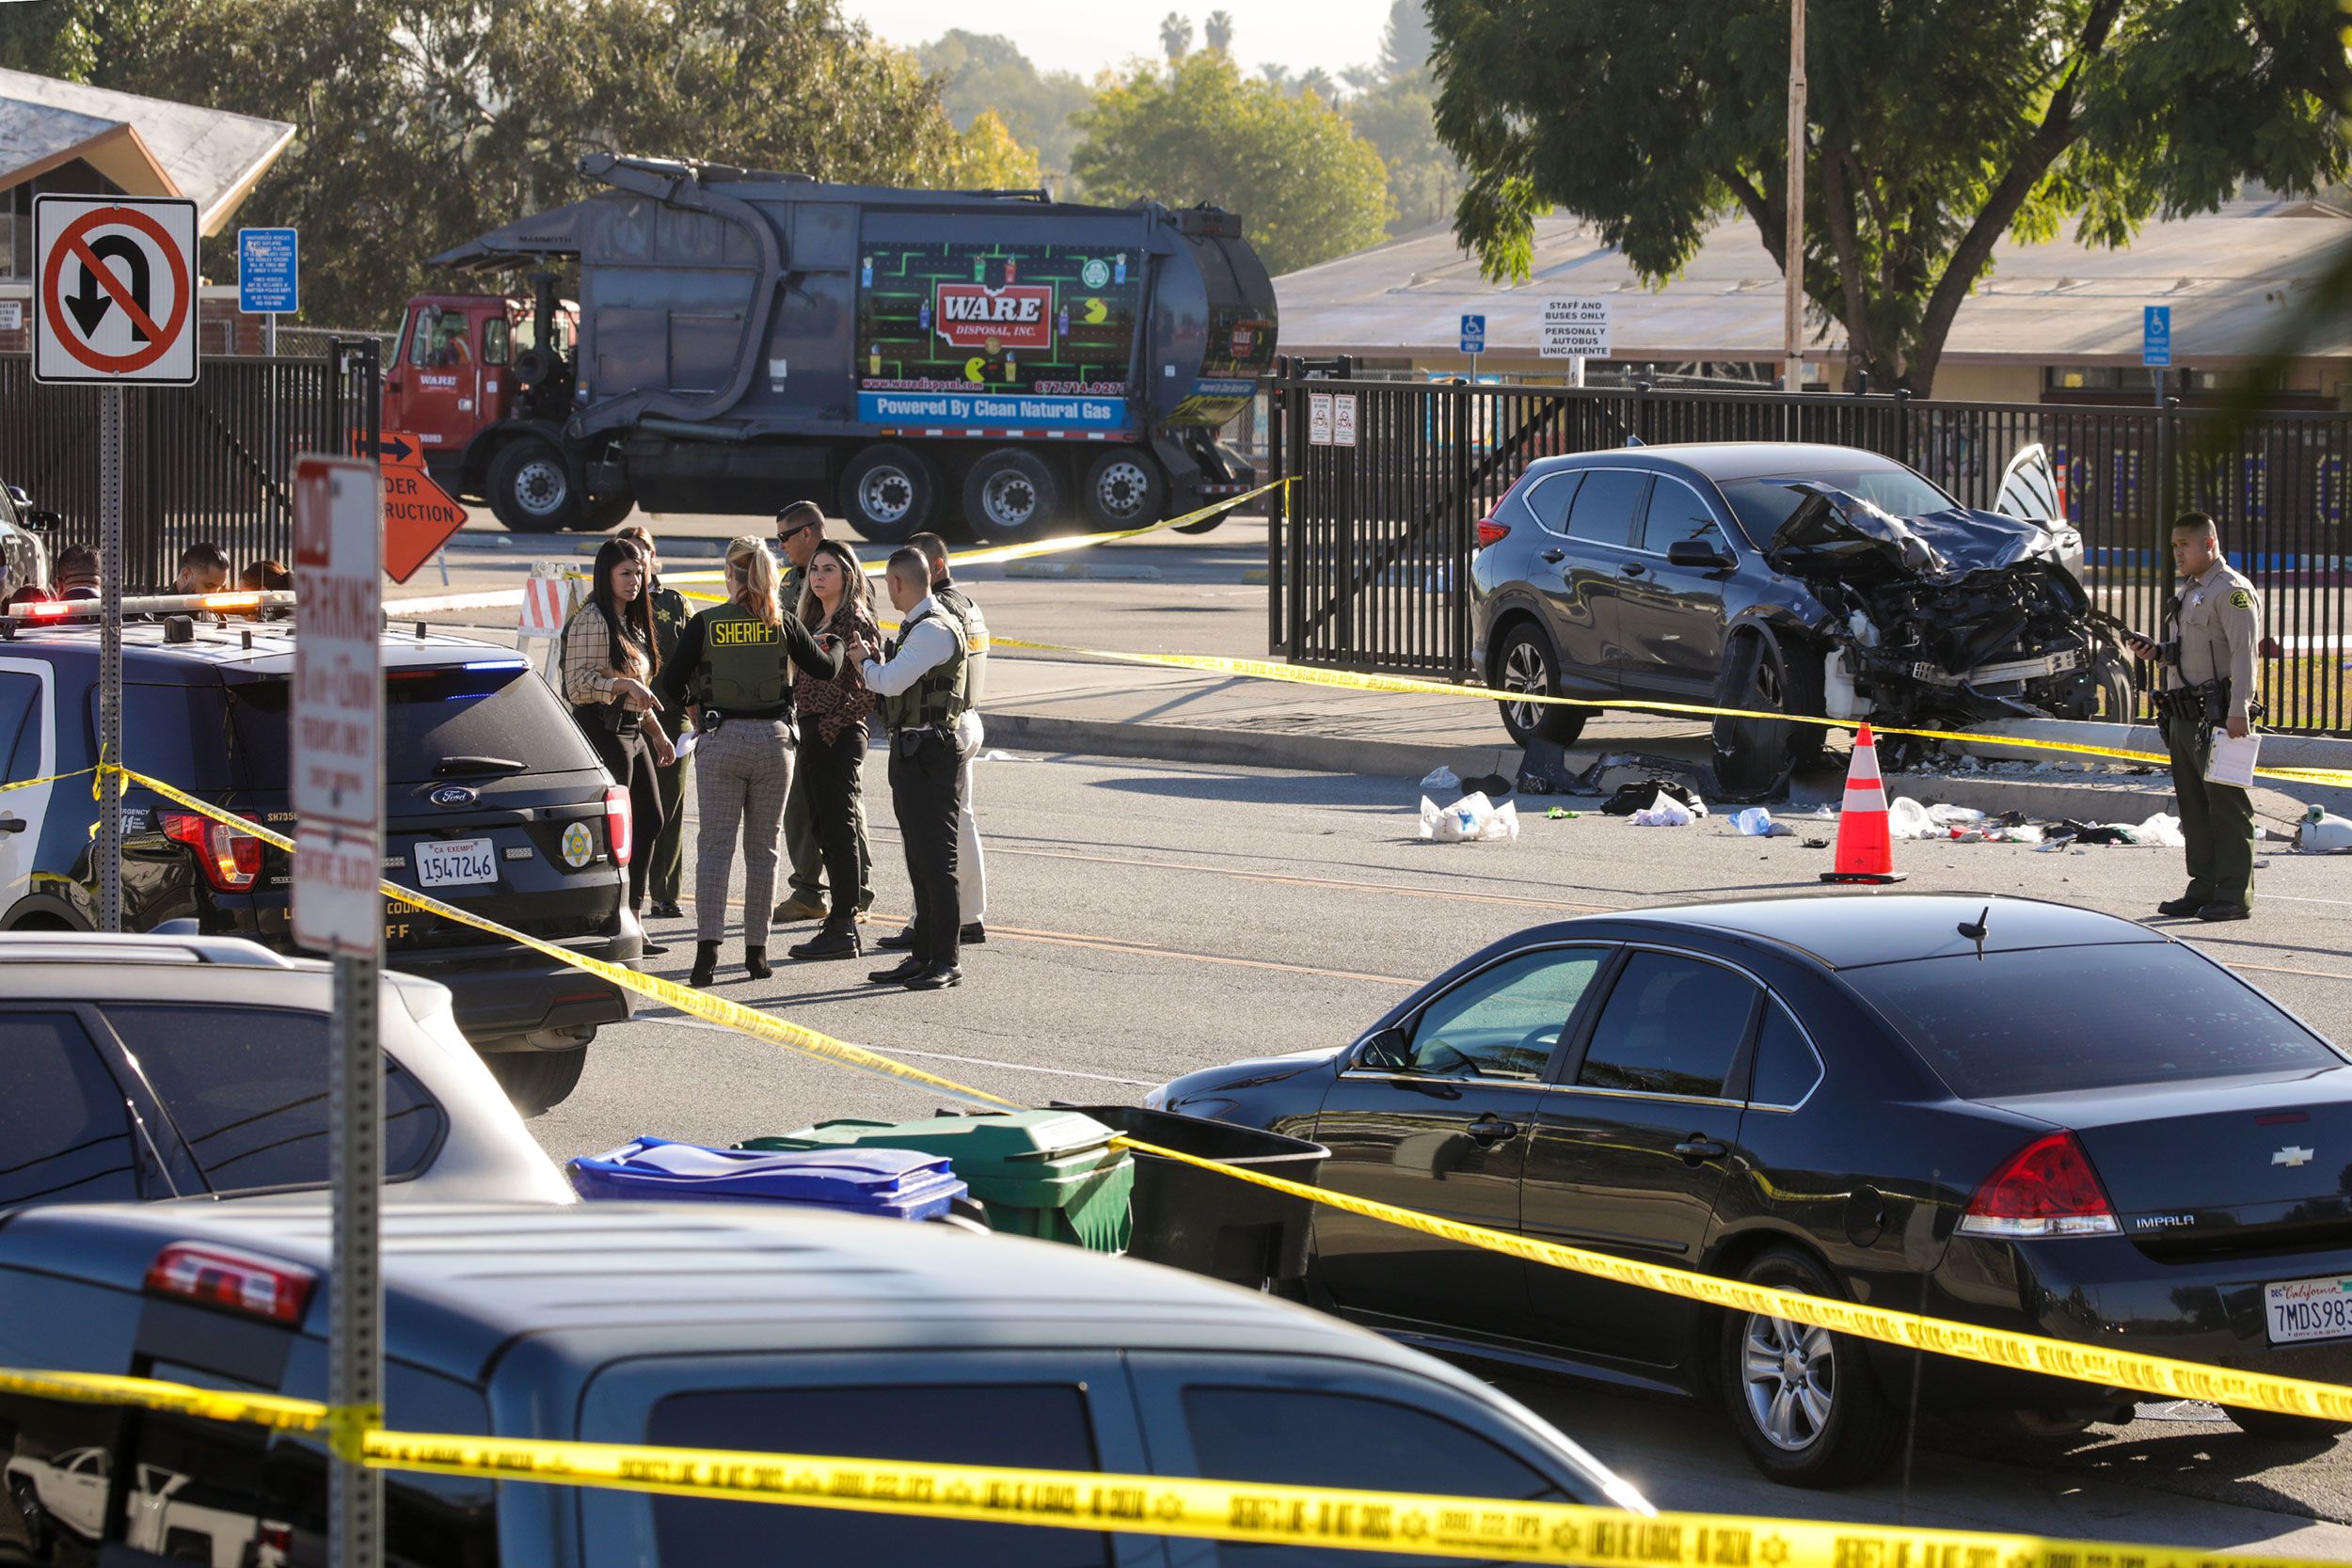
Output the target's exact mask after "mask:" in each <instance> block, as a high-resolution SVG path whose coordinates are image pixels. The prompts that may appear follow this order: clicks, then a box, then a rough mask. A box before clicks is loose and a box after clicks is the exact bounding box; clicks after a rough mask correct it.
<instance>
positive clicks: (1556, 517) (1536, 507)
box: [1527, 468, 1584, 536]
mask: <svg viewBox="0 0 2352 1568" xmlns="http://www.w3.org/2000/svg"><path fill="white" fill-rule="evenodd" d="M1583 480H1584V475H1583V472H1582V471H1581V469H1574V468H1572V469H1570V470H1569V471H1568V472H1566V473H1565V474H1547V475H1545V476H1544V477H1543V478H1541V479H1538V480H1537V481H1536V482H1535V483H1533V484H1531V485H1529V486H1528V488H1527V510H1528V511H1530V512H1532V513H1534V515H1535V521H1536V522H1537V524H1539V525H1540V526H1541V527H1542V529H1543V531H1545V532H1546V533H1557V534H1560V535H1563V536H1565V535H1566V533H1567V531H1568V505H1569V503H1570V502H1571V501H1573V500H1575V499H1576V487H1577V486H1578V485H1579V484H1581V483H1583Z"/></svg>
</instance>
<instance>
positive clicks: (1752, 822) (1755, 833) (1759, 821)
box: [1731, 806, 1772, 838]
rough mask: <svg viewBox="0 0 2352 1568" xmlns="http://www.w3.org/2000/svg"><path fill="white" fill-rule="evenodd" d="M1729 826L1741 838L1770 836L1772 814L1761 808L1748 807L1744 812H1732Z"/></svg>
mask: <svg viewBox="0 0 2352 1568" xmlns="http://www.w3.org/2000/svg"><path fill="white" fill-rule="evenodd" d="M1731 825H1732V827H1733V828H1734V829H1735V830H1736V831H1737V832H1739V834H1740V837H1742V838H1770V837H1772V813H1771V812H1769V811H1766V810H1765V809H1764V808H1763V807H1762V806H1750V807H1749V808H1748V809H1747V810H1745V811H1735V812H1733V813H1732V814H1731Z"/></svg>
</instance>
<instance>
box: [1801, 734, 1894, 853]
mask: <svg viewBox="0 0 2352 1568" xmlns="http://www.w3.org/2000/svg"><path fill="white" fill-rule="evenodd" d="M1902 879H1903V874H1902V873H1901V872H1899V871H1898V870H1896V869H1895V846H1894V844H1893V843H1892V842H1891V840H1890V839H1889V837H1888V835H1887V832H1886V785H1885V784H1883V783H1882V782H1881V781H1880V779H1879V748H1878V742H1877V741H1875V740H1872V739H1871V738H1870V726H1869V725H1867V724H1865V725H1863V726H1862V730H1861V733H1860V734H1858V735H1856V736H1854V742H1853V765H1852V767H1851V768H1848V769H1847V770H1846V805H1845V809H1844V810H1842V811H1840V812H1839V813H1838V814H1837V869H1836V870H1835V871H1824V872H1822V873H1821V880H1823V881H1825V882H1899V881H1901V880H1902Z"/></svg>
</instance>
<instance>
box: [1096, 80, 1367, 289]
mask: <svg viewBox="0 0 2352 1568" xmlns="http://www.w3.org/2000/svg"><path fill="white" fill-rule="evenodd" d="M1079 125H1080V128H1081V129H1082V130H1083V131H1084V132H1085V134H1086V139H1085V140H1084V141H1082V142H1081V143H1079V145H1078V150H1077V154H1076V157H1075V160H1074V163H1073V167H1074V168H1075V170H1076V172H1077V175H1078V178H1079V179H1080V180H1082V181H1083V182H1085V184H1086V189H1087V194H1088V195H1089V198H1093V199H1095V200H1098V201H1105V202H1124V201H1132V200H1136V199H1138V198H1149V199H1151V200H1154V201H1161V202H1165V203H1167V204H1168V205H1169V206H1171V207H1189V206H1192V205H1193V204H1195V203H1197V202H1202V201H1207V202H1213V203H1215V204H1216V205H1217V206H1219V207H1223V208H1226V209H1228V210H1230V211H1232V212H1234V213H1238V214H1241V217H1242V220H1243V223H1244V225H1245V231H1246V232H1247V233H1248V236H1249V241H1250V244H1251V245H1254V246H1255V247H1256V249H1257V252H1258V255H1259V257H1260V258H1261V259H1262V260H1263V261H1264V262H1265V265H1266V270H1267V271H1269V272H1273V273H1284V272H1292V271H1295V270H1296V269H1297V268H1300V267H1307V266H1312V265H1314V264H1315V263H1316V262H1317V261H1328V260H1329V259H1330V258H1332V257H1334V256H1343V255H1345V254H1347V253H1348V252H1349V251H1352V250H1359V249H1361V248H1363V247H1364V246H1366V245H1374V244H1376V243H1377V242H1378V241H1379V240H1380V239H1381V237H1382V234H1383V232H1384V230H1385V229H1386V226H1387V224H1388V220H1389V211H1390V209H1389V197H1388V186H1387V178H1386V174H1385V171H1384V170H1383V169H1382V167H1381V164H1380V155H1379V154H1378V153H1377V152H1375V151H1374V150H1373V149H1372V145H1371V144H1370V143H1369V142H1367V141H1365V140H1364V139H1363V138H1362V137H1360V136H1359V135H1356V133H1355V132H1354V131H1353V130H1351V129H1350V128H1349V126H1348V123H1347V121H1346V120H1345V119H1343V118H1341V117H1340V116H1339V115H1338V114H1336V113H1334V112H1333V111H1332V110H1331V109H1330V108H1328V107H1327V106H1326V105H1325V104H1324V103H1322V102H1321V101H1320V100H1318V99H1315V98H1312V97H1305V98H1296V97H1290V96H1286V95H1285V94H1284V93H1282V92H1281V91H1280V90H1279V88H1277V87H1274V86H1273V85H1272V84H1271V83H1268V82H1264V81H1252V80H1248V79H1247V78H1245V77H1244V76H1243V75H1242V73H1241V71H1239V70H1238V69H1237V68H1236V67H1235V66H1234V64H1233V62H1232V59H1231V58H1230V57H1229V56H1227V55H1221V54H1218V53H1216V52H1215V51H1203V52H1202V53H1200V54H1197V55H1186V56H1185V57H1184V59H1183V60H1182V61H1180V62H1178V63H1177V64H1176V65H1175V66H1173V67H1171V68H1169V69H1168V70H1166V71H1161V70H1157V69H1154V68H1151V67H1138V68H1136V69H1135V70H1134V71H1132V73H1131V74H1130V75H1128V76H1127V77H1126V78H1125V79H1124V80H1115V81H1113V82H1111V83H1110V84H1108V85H1107V86H1106V87H1104V90H1103V91H1102V93H1101V95H1100V96H1099V97H1098V98H1097V99H1096V100H1095V103H1094V106H1093V107H1092V108H1090V109H1089V110H1088V111H1087V112H1086V113H1085V114H1083V115H1082V116H1080V117H1079Z"/></svg>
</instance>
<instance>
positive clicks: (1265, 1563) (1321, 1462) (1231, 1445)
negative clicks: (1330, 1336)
mask: <svg viewBox="0 0 2352 1568" xmlns="http://www.w3.org/2000/svg"><path fill="white" fill-rule="evenodd" d="M1184 1424H1185V1426H1186V1427H1187V1428H1189V1429H1190V1431H1191V1433H1192V1452H1193V1461H1194V1463H1195V1465H1197V1466H1198V1467H1199V1473H1200V1475H1202V1476H1208V1477H1214V1478H1216V1479H1217V1480H1220V1481H1263V1482H1267V1483H1270V1484H1273V1485H1279V1486H1326V1487H1347V1488H1351V1489H1359V1490H1365V1491H1375V1492H1427V1493H1436V1494H1440V1495H1445V1496H1452V1497H1508V1498H1513V1499H1515V1500H1518V1501H1526V1502H1573V1501H1576V1500H1577V1499H1576V1498H1574V1497H1570V1496H1569V1495H1568V1494H1567V1493H1566V1492H1565V1491H1563V1490H1562V1489H1561V1488H1560V1487H1558V1486H1556V1485H1554V1484H1553V1483H1552V1482H1551V1481H1549V1480H1548V1479H1546V1478H1545V1476H1544V1475H1543V1474H1542V1473H1541V1472H1540V1471H1538V1470H1536V1469H1535V1468H1534V1466H1533V1465H1529V1464H1528V1463H1527V1462H1526V1461H1525V1460H1523V1459H1521V1458H1520V1457H1519V1456H1518V1455H1517V1454H1515V1453H1513V1452H1512V1451H1511V1450H1510V1449H1507V1448H1505V1447H1503V1446H1502V1444H1501V1443H1498V1442H1496V1441H1495V1440H1494V1439H1493V1438H1491V1437H1488V1436H1486V1435H1484V1434H1483V1433H1476V1432H1472V1431H1470V1429H1469V1428H1468V1427H1464V1426H1461V1425H1459V1424H1457V1423H1455V1422H1454V1421H1451V1420H1448V1419H1447V1418H1444V1417H1442V1416H1438V1415H1436V1414H1433V1413H1432V1412H1430V1411H1426V1410H1421V1409H1417V1408H1415V1407H1414V1406H1412V1405H1409V1404H1406V1403H1403V1402H1399V1401H1395V1400H1384V1399H1375V1398H1371V1397H1368V1396H1364V1395H1359V1394H1333V1393H1323V1392H1319V1391H1310V1390H1305V1389H1295V1388H1219V1387H1206V1386H1202V1387H1192V1388H1187V1389H1185V1390H1184ZM1216 1553H1217V1560H1218V1561H1219V1562H1221V1563H1234V1564H1247V1565H1248V1568H1307V1565H1309V1564H1314V1565H1316V1568H1322V1565H1324V1564H1329V1565H1330V1568H1362V1565H1365V1564H1375V1563H1380V1564H1386V1563H1397V1564H1402V1563H1410V1562H1422V1561H1426V1559H1423V1558H1416V1557H1403V1556H1394V1557H1392V1556H1389V1555H1387V1554H1384V1553H1379V1552H1364V1551H1353V1550H1348V1551H1343V1550H1339V1549H1337V1548H1327V1547H1312V1546H1262V1545H1254V1544H1245V1543H1239V1542H1222V1543H1219V1544H1218V1545H1217V1548H1216Z"/></svg>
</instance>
